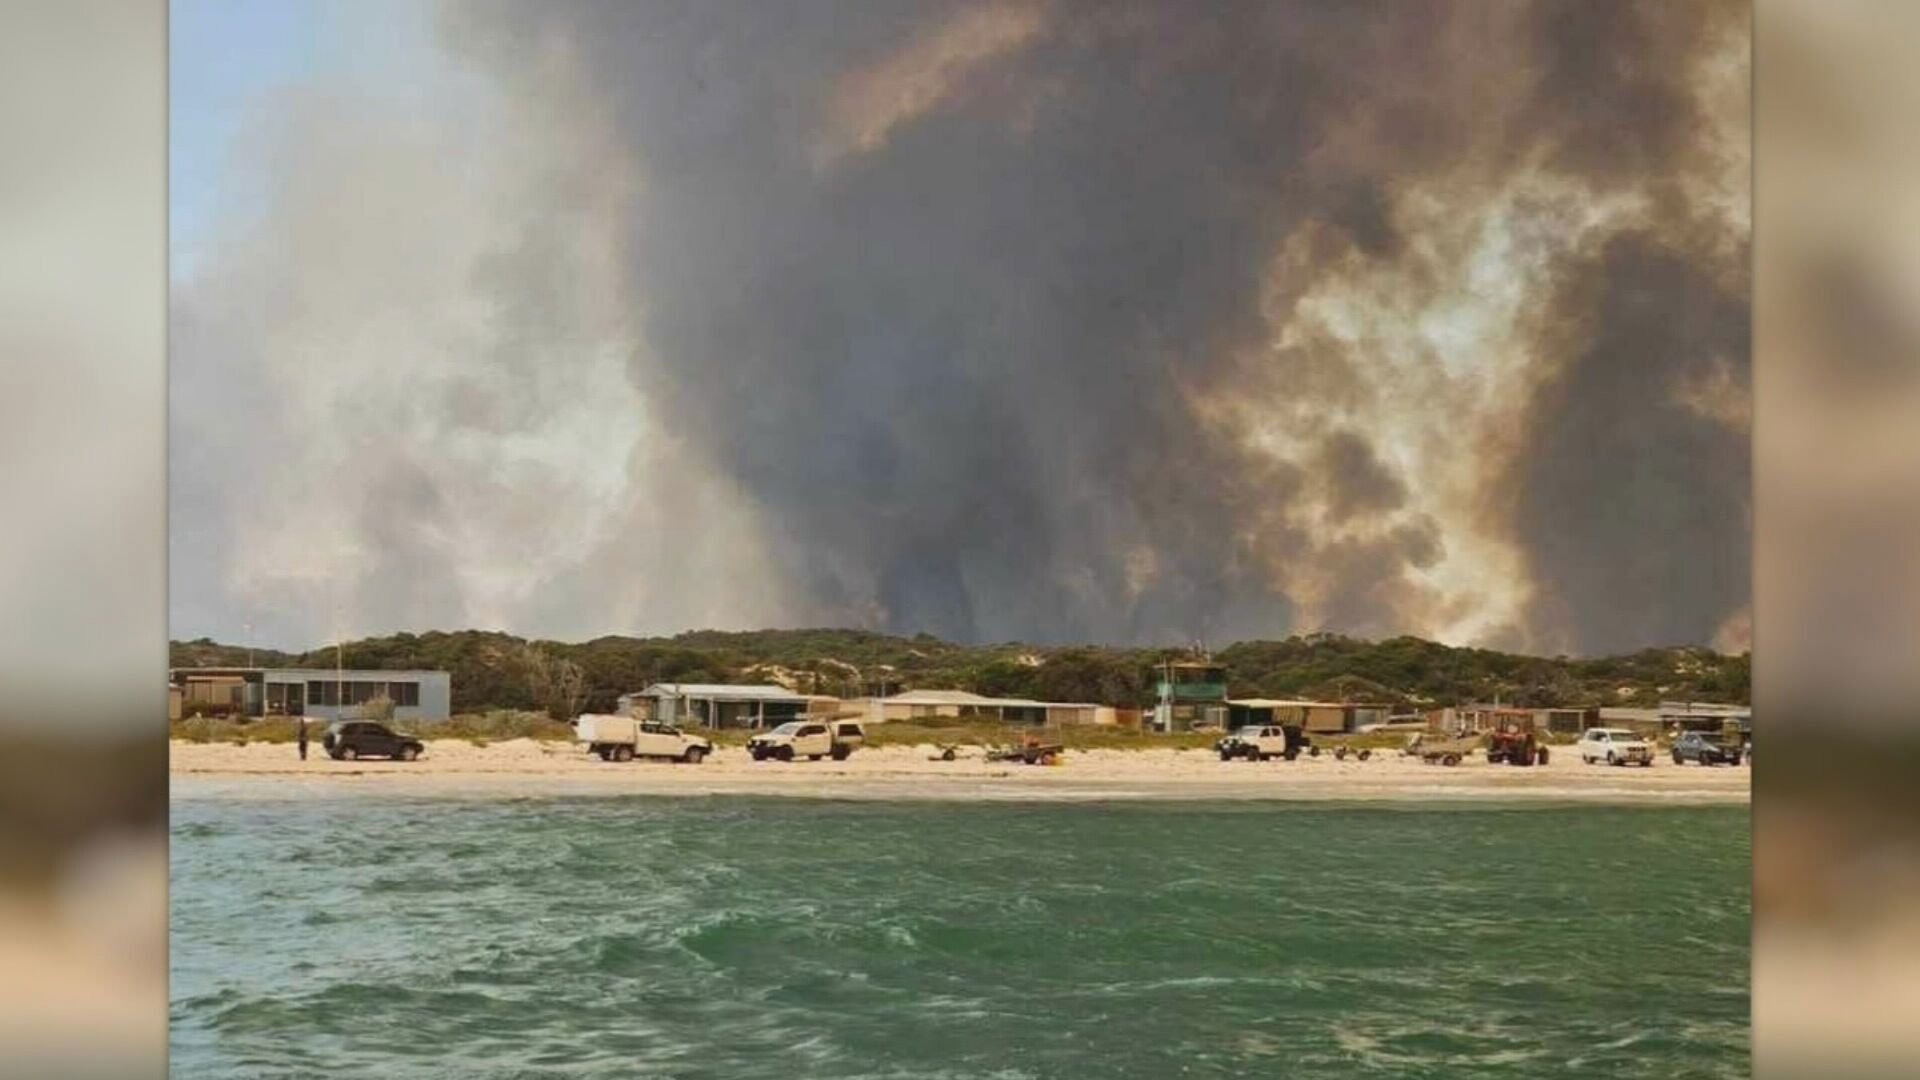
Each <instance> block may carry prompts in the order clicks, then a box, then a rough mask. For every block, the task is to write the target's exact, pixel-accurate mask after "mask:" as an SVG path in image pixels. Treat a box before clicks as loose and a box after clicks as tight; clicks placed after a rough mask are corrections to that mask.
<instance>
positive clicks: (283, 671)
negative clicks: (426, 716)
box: [170, 667, 447, 681]
mask: <svg viewBox="0 0 1920 1080" xmlns="http://www.w3.org/2000/svg"><path fill="white" fill-rule="evenodd" d="M170 672H171V674H173V675H174V676H176V677H179V678H189V677H193V676H240V675H264V676H266V677H268V678H275V679H307V680H316V679H318V680H328V681H330V680H332V679H333V678H334V677H335V676H336V675H338V677H340V678H342V679H362V680H366V679H393V678H402V679H418V678H423V677H426V676H442V677H445V676H446V675H447V673H446V672H444V671H429V670H426V669H424V668H345V669H335V668H330V667H329V668H261V667H251V668H249V667H186V668H172V669H170Z"/></svg>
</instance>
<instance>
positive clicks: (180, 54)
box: [167, 0, 440, 279]
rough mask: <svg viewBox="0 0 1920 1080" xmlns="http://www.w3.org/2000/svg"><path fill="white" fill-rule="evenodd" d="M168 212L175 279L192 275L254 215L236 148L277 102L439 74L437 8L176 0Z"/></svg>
mask: <svg viewBox="0 0 1920 1080" xmlns="http://www.w3.org/2000/svg"><path fill="white" fill-rule="evenodd" d="M168 20H169V26H168V29H169V43H168V73H167V81H168V93H169V97H168V124H169V128H168V134H167V141H168V150H169V153H168V209H169V211H170V215H171V224H170V229H171V241H170V248H171V251H170V256H171V257H170V259H169V264H170V267H171V271H172V275H173V276H174V277H175V278H176V279H178V278H180V277H182V276H184V275H187V274H190V273H191V272H192V269H193V267H194V265H195V264H196V263H197V262H198V261H199V260H200V259H202V258H203V257H204V254H205V245H206V244H208V243H210V242H211V238H212V236H213V234H214V233H215V232H216V230H217V229H218V227H219V222H220V221H221V219H222V218H223V216H231V215H233V214H236V213H245V212H247V209H248V187H247V183H248V180H249V177H248V176H246V175H245V174H243V173H240V172H237V171H236V169H235V167H234V165H235V162H234V159H233V151H234V147H235V145H236V143H237V142H238V141H239V140H240V139H241V138H242V137H243V136H244V135H245V133H246V132H247V130H248V128H249V125H251V124H259V123H265V122H270V116H271V114H270V112H269V111H268V110H270V108H271V101H272V96H273V95H274V94H275V93H276V92H278V91H280V90H283V89H286V88H288V87H293V86H298V85H301V84H304V83H309V82H313V81H317V80H321V79H339V80H345V81H347V82H350V83H354V84H361V85H364V84H367V83H370V82H381V83H386V84H388V86H389V87H390V88H393V89H398V88H399V86H400V84H404V83H406V82H417V81H419V80H422V79H423V78H428V77H431V73H432V72H433V71H434V70H435V69H436V68H438V67H439V66H440V65H439V55H438V53H437V51H436V50H435V49H434V48H433V46H432V25H431V6H430V5H429V4H427V3H421V2H382V3H374V2H368V0H329V2H321V0H253V2H249V0H174V2H173V4H172V5H171V7H170V10H169V13H168Z"/></svg>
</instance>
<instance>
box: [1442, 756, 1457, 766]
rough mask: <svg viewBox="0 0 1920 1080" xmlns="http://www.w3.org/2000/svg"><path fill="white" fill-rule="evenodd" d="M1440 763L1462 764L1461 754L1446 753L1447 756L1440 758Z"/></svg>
mask: <svg viewBox="0 0 1920 1080" xmlns="http://www.w3.org/2000/svg"><path fill="white" fill-rule="evenodd" d="M1440 764H1442V765H1458V764H1460V755H1459V754H1448V755H1446V756H1445V757H1443V758H1441V759H1440Z"/></svg>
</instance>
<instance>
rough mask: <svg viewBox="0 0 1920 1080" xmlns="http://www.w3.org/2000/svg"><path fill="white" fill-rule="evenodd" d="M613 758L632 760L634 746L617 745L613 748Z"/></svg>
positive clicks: (616, 759)
mask: <svg viewBox="0 0 1920 1080" xmlns="http://www.w3.org/2000/svg"><path fill="white" fill-rule="evenodd" d="M613 760H615V761H632V760H633V747H631V746H616V747H614V748H613Z"/></svg>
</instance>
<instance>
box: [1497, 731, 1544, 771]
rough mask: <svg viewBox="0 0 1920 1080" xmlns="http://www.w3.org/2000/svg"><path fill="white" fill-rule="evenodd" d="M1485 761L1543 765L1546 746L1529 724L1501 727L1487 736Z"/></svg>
mask: <svg viewBox="0 0 1920 1080" xmlns="http://www.w3.org/2000/svg"><path fill="white" fill-rule="evenodd" d="M1487 762H1488V763H1489V764H1493V765H1499V764H1502V763H1505V764H1508V765H1535V764H1538V765H1545V764H1546V763H1547V747H1546V744H1545V743H1542V742H1541V741H1540V735H1539V733H1538V732H1537V731H1535V730H1534V727H1533V725H1531V724H1515V725H1510V726H1507V727H1502V728H1500V729H1499V730H1497V731H1495V732H1493V733H1492V734H1490V735H1488V736H1487Z"/></svg>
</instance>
